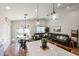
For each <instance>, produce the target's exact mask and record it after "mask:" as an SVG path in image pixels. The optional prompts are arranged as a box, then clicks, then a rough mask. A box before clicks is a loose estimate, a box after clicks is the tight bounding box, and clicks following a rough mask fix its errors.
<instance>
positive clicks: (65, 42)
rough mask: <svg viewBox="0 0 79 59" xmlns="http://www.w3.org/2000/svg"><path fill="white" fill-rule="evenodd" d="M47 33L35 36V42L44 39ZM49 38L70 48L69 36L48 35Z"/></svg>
mask: <svg viewBox="0 0 79 59" xmlns="http://www.w3.org/2000/svg"><path fill="white" fill-rule="evenodd" d="M44 35H45V33H35V34H34V35H33V39H34V40H40V39H42V38H43V37H44ZM47 38H48V39H49V40H51V41H54V42H57V43H59V44H62V45H65V46H69V42H70V40H71V39H70V38H69V36H68V35H67V34H58V33H48V34H47Z"/></svg>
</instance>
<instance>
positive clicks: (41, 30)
mask: <svg viewBox="0 0 79 59" xmlns="http://www.w3.org/2000/svg"><path fill="white" fill-rule="evenodd" d="M44 32H45V27H42V26H39V27H37V33H44Z"/></svg>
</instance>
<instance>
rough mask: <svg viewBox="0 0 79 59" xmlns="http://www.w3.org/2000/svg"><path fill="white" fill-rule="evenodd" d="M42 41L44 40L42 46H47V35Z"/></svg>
mask: <svg viewBox="0 0 79 59" xmlns="http://www.w3.org/2000/svg"><path fill="white" fill-rule="evenodd" d="M41 42H42V48H47V42H48V39H47V37H46V36H45V37H43V38H42V39H41Z"/></svg>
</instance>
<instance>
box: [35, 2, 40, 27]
mask: <svg viewBox="0 0 79 59" xmlns="http://www.w3.org/2000/svg"><path fill="white" fill-rule="evenodd" d="M38 15H39V3H37V22H36V25H37V26H38V25H40V22H39V17H38Z"/></svg>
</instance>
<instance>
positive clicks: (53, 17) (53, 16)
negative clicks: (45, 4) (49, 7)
mask: <svg viewBox="0 0 79 59" xmlns="http://www.w3.org/2000/svg"><path fill="white" fill-rule="evenodd" d="M51 15H52V19H53V20H56V11H55V6H54V3H53V13H51Z"/></svg>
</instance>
